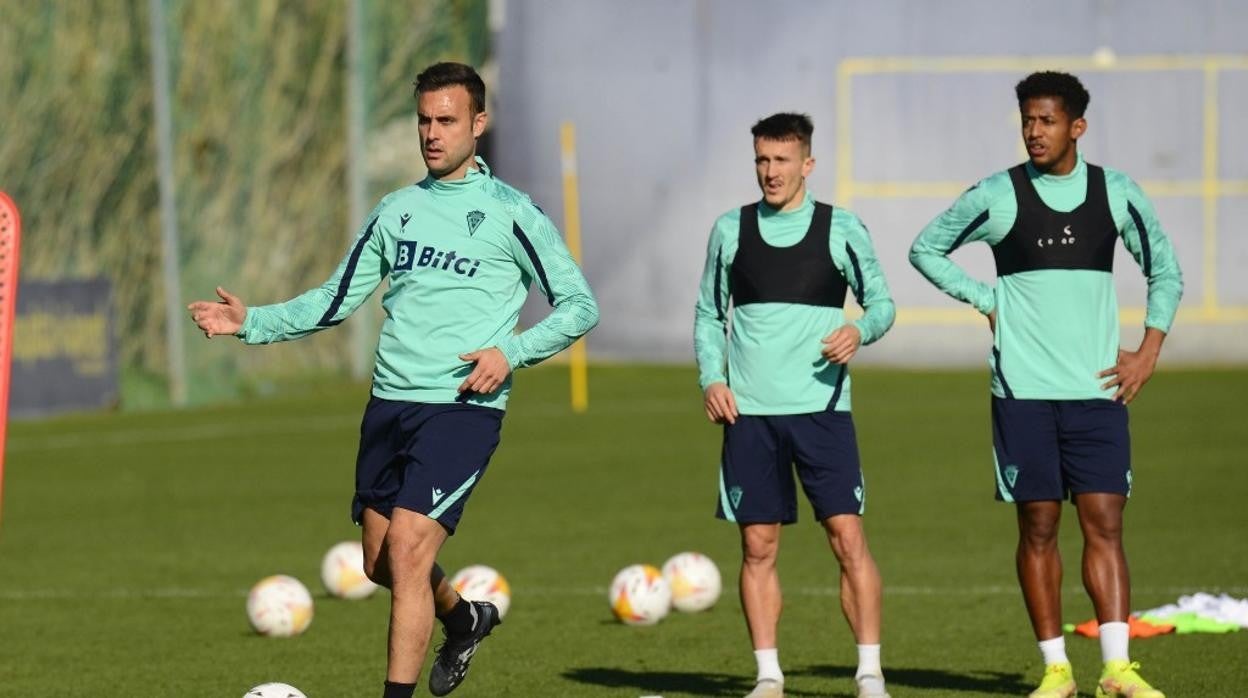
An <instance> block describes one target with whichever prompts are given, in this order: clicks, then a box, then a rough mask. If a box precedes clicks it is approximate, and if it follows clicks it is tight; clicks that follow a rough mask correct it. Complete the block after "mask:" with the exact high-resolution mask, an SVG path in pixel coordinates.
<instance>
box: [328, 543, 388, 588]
mask: <svg viewBox="0 0 1248 698" xmlns="http://www.w3.org/2000/svg"><path fill="white" fill-rule="evenodd" d="M321 581H322V582H323V583H324V584H325V590H326V591H328V592H329V593H330V594H332V595H334V596H337V597H338V598H340V599H363V598H367V597H369V596H371V595H372V594H373V592H375V591H377V585H376V584H374V583H373V580H371V579H369V578H368V576H367V575H365V574H364V546H363V545H360V543H359V541H354V540H344V541H343V542H341V543H338V544H336V545H334V547H332V548H330V549H329V552H327V553H325V557H323V558H321Z"/></svg>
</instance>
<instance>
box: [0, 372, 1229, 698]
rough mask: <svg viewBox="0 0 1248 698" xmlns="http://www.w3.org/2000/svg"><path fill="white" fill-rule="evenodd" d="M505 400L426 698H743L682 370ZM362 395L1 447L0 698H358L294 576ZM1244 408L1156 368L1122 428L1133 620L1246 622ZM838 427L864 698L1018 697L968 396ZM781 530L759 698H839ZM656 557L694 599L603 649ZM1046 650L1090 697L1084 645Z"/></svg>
mask: <svg viewBox="0 0 1248 698" xmlns="http://www.w3.org/2000/svg"><path fill="white" fill-rule="evenodd" d="M516 383H517V386H516V390H515V392H514V397H513V403H512V407H511V409H510V410H509V414H508V417H507V420H506V422H505V427H504V435H503V443H502V446H501V447H500V449H499V451H498V452H497V454H496V457H495V459H494V462H493V463H492V464H491V467H490V470H489V472H488V474H487V476H486V477H485V479H484V481H483V483H482V484H481V486H480V487H479V488H478V489H477V491H476V493H475V494H474V496H473V498H472V500H471V502H470V504H469V506H468V509H467V512H466V514H465V519H464V522H463V524H462V526H461V528H460V532H459V534H458V535H456V536H455V537H454V538H452V539H451V540H450V541H449V543H448V544H447V546H446V548H445V549H444V552H443V555H442V557H441V562H442V563H443V565H444V567H446V568H447V570H448V571H453V570H455V569H458V568H459V567H461V566H463V565H467V564H471V563H485V564H489V565H492V566H494V567H497V568H498V569H499V570H501V571H502V572H503V574H504V575H506V576H507V578H508V579H509V581H510V582H511V585H512V588H513V594H514V595H513V600H512V608H511V612H510V613H509V615H508V617H507V621H506V624H505V625H503V626H502V628H500V629H499V630H498V631H497V632H496V633H495V635H494V636H493V637H492V638H491V639H490V640H488V641H487V642H486V644H485V645H484V647H483V649H482V651H481V652H480V653H479V654H478V655H477V658H476V660H475V661H474V663H473V670H472V673H471V674H470V675H469V677H468V680H467V682H466V683H465V684H464V685H463V686H462V687H461V688H460V689H459V690H458V691H457V692H456V694H455V695H457V696H463V697H464V698H468V697H470V696H520V697H528V696H620V697H630V696H631V697H633V698H636V697H637V696H642V695H662V696H664V697H665V698H674V697H676V696H740V695H743V694H744V693H745V692H746V691H747V690H748V689H749V687H750V685H751V683H752V678H753V672H754V663H753V657H752V655H751V654H750V647H749V644H748V640H747V637H746V633H745V627H744V622H743V620H742V619H741V616H740V610H739V603H738V601H737V599H736V570H737V563H738V550H737V534H736V531H735V530H734V528H733V527H732V526H731V525H729V524H725V523H722V522H719V521H716V520H715V519H714V518H713V513H714V505H715V498H716V482H717V476H716V463H717V461H718V456H719V430H718V428H715V427H712V426H710V425H708V424H707V423H706V422H705V418H704V416H703V414H702V409H701V404H700V400H699V395H698V391H697V387H696V377H695V374H694V371H693V370H692V368H688V367H668V368H656V367H628V366H620V367H595V368H594V369H593V370H592V371H591V381H590V386H591V391H592V396H591V409H590V412H589V413H588V414H586V415H579V416H578V415H573V414H571V412H570V410H569V408H568V401H567V376H566V369H563V368H561V367H558V366H553V367H545V368H539V369H533V370H529V371H524V372H522V373H521V374H520V375H519V376H518V377H517V380H516ZM366 394H367V389H366V387H364V386H361V385H337V386H332V385H331V386H323V387H317V388H305V389H302V390H301V391H299V392H297V393H286V394H284V395H283V396H280V397H276V398H271V399H265V400H262V401H254V402H250V403H246V404H239V405H230V406H218V407H212V408H207V409H196V410H187V411H182V412H165V413H147V414H123V415H93V416H82V417H73V418H64V419H57V420H51V421H44V422H37V423H19V424H16V425H14V426H13V427H12V429H11V431H10V436H9V448H8V460H7V468H6V470H7V482H6V483H5V485H6V487H5V492H4V510H3V520H2V521H0V696H30V695H74V696H214V697H220V696H226V697H229V696H241V695H242V694H243V692H244V691H245V690H246V689H247V688H249V687H250V686H252V685H254V684H259V683H263V682H266V681H284V682H287V683H291V684H294V685H295V686H298V687H300V688H301V689H303V690H304V691H305V692H306V693H307V694H308V695H309V696H311V697H312V698H331V697H340V696H376V695H380V693H381V690H380V686H381V681H382V679H383V677H384V670H385V664H384V660H385V637H386V622H387V621H386V619H387V613H388V605H389V604H388V596H387V594H386V593H385V592H382V593H379V594H377V595H376V596H374V597H373V598H372V599H369V600H367V601H362V602H348V601H339V600H335V599H332V598H327V597H326V596H325V594H324V592H323V590H322V589H321V585H320V580H319V565H320V558H321V555H322V554H323V553H324V552H325V551H326V550H327V549H328V548H329V546H330V545H331V544H333V543H334V542H337V541H339V540H343V539H350V538H354V537H355V536H356V535H357V531H356V529H355V528H354V527H353V526H352V525H351V524H350V522H349V521H348V505H349V502H350V495H351V489H352V483H353V477H352V468H353V462H354V456H355V448H356V435H357V429H358V424H359V415H360V411H361V409H362V407H363V405H364V402H365V400H366ZM1245 394H1248V371H1244V370H1236V371H1231V370H1224V371H1181V370H1173V369H1167V368H1164V367H1163V369H1162V371H1161V372H1159V373H1158V375H1157V376H1156V377H1155V378H1154V379H1153V381H1152V383H1150V384H1149V386H1148V387H1147V388H1146V389H1145V392H1144V393H1143V397H1142V398H1141V400H1140V401H1139V402H1137V403H1136V404H1135V405H1134V406H1133V407H1132V410H1131V419H1132V431H1133V435H1134V440H1133V444H1134V454H1135V456H1134V461H1135V470H1136V480H1135V496H1134V498H1133V499H1132V502H1131V504H1130V506H1128V508H1127V522H1126V525H1127V530H1126V534H1127V535H1126V540H1127V552H1128V557H1129V559H1130V562H1131V575H1132V581H1133V585H1134V599H1133V603H1132V608H1136V609H1140V608H1149V607H1152V606H1156V605H1160V604H1163V603H1168V602H1172V601H1174V600H1175V599H1177V597H1178V596H1179V595H1180V594H1182V593H1187V592H1192V591H1197V590H1213V591H1226V592H1229V593H1231V594H1232V595H1235V596H1239V597H1242V596H1248V507H1246V505H1245V500H1246V495H1248V471H1246V470H1245V468H1246V466H1248V457H1246V456H1245V453H1248V428H1245V425H1246V422H1245V418H1244V407H1243V402H1242V399H1243V398H1242V396H1244V395H1245ZM854 406H855V409H854V412H855V420H856V422H857V426H858V432H859V439H860V443H861V448H862V454H863V462H864V468H865V471H866V478H867V484H868V488H867V490H868V494H867V517H866V525H867V531H868V536H869V538H870V541H871V546H872V549H873V551H874V553H875V556H876V559H877V560H878V562H879V565H880V568H881V571H882V573H883V577H884V584H885V594H884V604H885V605H884V615H885V622H884V662H885V672H886V675H887V677H888V679H889V682H890V686H891V690H892V693H893V695H894V696H897V697H898V698H900V697H902V696H990V695H1026V693H1027V692H1028V691H1029V690H1030V688H1031V687H1032V686H1033V685H1034V683H1033V682H1034V681H1035V680H1036V679H1037V678H1038V671H1039V656H1038V652H1037V650H1036V647H1035V644H1034V641H1033V639H1032V637H1031V631H1030V629H1029V627H1028V625H1027V620H1026V614H1025V612H1024V609H1023V605H1022V601H1021V598H1020V596H1019V593H1018V591H1017V589H1016V584H1015V579H1014V572H1013V547H1014V538H1015V532H1014V531H1015V529H1014V519H1013V511H1012V508H1011V507H1009V506H1008V505H1003V504H998V503H995V502H993V501H992V493H993V487H994V485H993V476H992V471H991V465H990V464H991V456H990V452H989V428H988V426H989V423H988V393H987V376H986V374H985V373H984V372H981V371H973V372H944V373H940V372H910V371H896V370H882V369H875V370H866V369H864V370H860V371H856V372H855V380H854ZM802 516H803V517H804V519H803V521H801V522H800V523H798V524H797V525H794V526H790V527H788V528H786V529H785V531H784V535H783V539H782V540H783V544H782V547H781V559H780V568H781V581H782V584H783V586H784V589H785V610H784V617H783V619H782V621H781V634H780V657H781V662H782V665H783V667H784V668H785V671H786V677H787V682H786V690H787V693H788V695H791V696H798V697H805V696H828V695H831V696H849V695H851V689H852V681H851V677H852V673H853V669H854V665H855V662H856V654H855V651H854V646H853V640H852V637H851V636H850V634H849V631H848V629H847V628H846V625H845V623H844V621H843V619H842V618H841V615H840V611H839V602H838V598H837V593H836V563H835V561H834V559H833V557H832V554H831V552H830V551H829V550H828V548H827V544H826V542H825V541H824V540H823V537H822V535H821V532H820V530H819V529H818V527H817V526H816V525H815V524H814V523H812V521H811V520H810V511H809V507H808V506H804V507H803V510H802ZM682 550H698V551H702V552H705V553H707V554H709V555H710V556H711V557H712V558H713V559H715V560H716V561H717V562H718V563H719V566H720V570H721V571H722V573H723V575H724V581H725V593H724V595H723V597H722V598H721V599H720V602H719V603H718V604H717V605H716V606H715V607H714V608H713V609H712V610H710V611H708V612H705V613H701V614H694V615H683V614H673V615H671V616H669V617H668V618H667V619H666V620H664V621H663V622H662V623H660V624H659V625H657V626H654V627H648V628H630V627H625V626H623V625H620V624H618V623H615V622H613V620H612V618H611V615H610V611H609V609H608V606H607V601H606V593H605V590H606V586H607V584H608V583H609V582H610V580H611V577H612V576H613V575H614V574H615V572H616V571H617V570H619V569H620V568H621V567H623V566H625V565H627V564H630V563H634V562H650V563H652V564H656V565H657V564H661V563H662V562H663V561H664V560H665V559H666V558H667V557H668V556H670V555H672V554H674V553H676V552H679V551H682ZM1062 550H1063V552H1064V554H1065V560H1066V578H1065V580H1064V583H1063V587H1064V599H1065V601H1066V606H1065V618H1066V620H1067V621H1082V620H1086V619H1088V618H1090V617H1091V615H1092V613H1091V607H1090V604H1089V603H1088V602H1087V600H1086V597H1085V596H1084V594H1083V591H1082V589H1081V586H1080V581H1079V580H1080V576H1079V551H1080V548H1079V536H1078V530H1077V524H1076V520H1075V517H1074V511H1073V510H1072V509H1070V508H1069V507H1068V508H1066V510H1065V525H1064V526H1063V532H1062ZM278 572H284V573H288V574H293V575H295V576H297V577H299V578H300V579H302V580H303V581H304V583H305V584H307V585H308V587H309V588H310V589H311V590H312V591H313V594H314V596H315V597H316V602H317V605H316V615H315V619H314V620H313V622H312V626H311V627H310V628H309V630H308V632H307V633H306V634H304V635H303V636H301V637H298V638H293V639H284V640H282V639H266V638H261V637H258V636H255V635H253V634H252V633H251V632H250V629H249V627H248V624H247V620H246V616H245V613H244V608H243V606H244V596H245V594H246V591H247V589H248V588H249V587H250V585H251V584H252V583H254V582H255V581H256V580H258V579H260V578H261V577H263V576H265V575H268V574H273V573H278ZM435 642H436V639H435ZM1068 646H1069V648H1070V652H1071V657H1072V660H1073V661H1074V662H1075V670H1076V675H1077V678H1078V680H1079V682H1080V685H1081V686H1082V688H1083V693H1082V694H1081V695H1085V696H1086V695H1090V689H1091V688H1092V686H1093V684H1094V681H1095V678H1096V674H1097V671H1098V669H1099V656H1100V655H1099V648H1098V645H1097V644H1096V642H1095V641H1092V640H1086V639H1083V638H1079V637H1071V638H1070V639H1069V640H1068ZM1132 655H1133V658H1134V659H1137V660H1138V661H1141V662H1142V663H1143V666H1144V674H1145V676H1146V677H1148V678H1150V679H1151V680H1152V681H1154V682H1155V683H1156V684H1157V685H1158V686H1159V687H1160V688H1163V689H1165V690H1166V691H1167V694H1168V695H1172V696H1204V697H1209V696H1235V695H1243V694H1244V693H1246V692H1248V688H1245V687H1248V661H1245V658H1246V657H1248V633H1245V632H1241V633H1236V634H1232V635H1223V636H1213V635H1186V636H1168V637H1161V638H1155V639H1150V640H1137V641H1134V642H1133V643H1132ZM426 666H427V665H426ZM423 678H424V677H422V679H423ZM423 691H424V689H423V688H422V689H421V694H423Z"/></svg>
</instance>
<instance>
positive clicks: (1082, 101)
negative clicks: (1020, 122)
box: [1014, 70, 1092, 119]
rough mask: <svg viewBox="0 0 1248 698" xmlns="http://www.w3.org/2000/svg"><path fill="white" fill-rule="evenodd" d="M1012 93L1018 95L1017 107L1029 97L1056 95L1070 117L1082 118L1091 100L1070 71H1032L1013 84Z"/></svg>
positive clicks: (1020, 107)
mask: <svg viewBox="0 0 1248 698" xmlns="http://www.w3.org/2000/svg"><path fill="white" fill-rule="evenodd" d="M1014 94H1016V95H1018V108H1019V109H1022V108H1023V104H1025V103H1026V102H1027V100H1029V99H1034V98H1036V97H1056V98H1058V99H1060V100H1062V108H1064V109H1065V110H1066V113H1067V114H1068V115H1069V116H1070V118H1072V119H1081V118H1083V113H1084V112H1085V111H1087V109H1088V102H1089V101H1091V100H1092V97H1091V95H1089V94H1088V91H1087V89H1085V88H1084V86H1083V83H1081V82H1079V78H1077V77H1075V76H1074V75H1071V74H1070V73H1059V72H1056V71H1052V70H1045V71H1041V72H1038V73H1032V74H1031V75H1028V76H1027V77H1025V78H1023V79H1022V80H1021V81H1020V82H1019V83H1018V84H1017V85H1015V86H1014Z"/></svg>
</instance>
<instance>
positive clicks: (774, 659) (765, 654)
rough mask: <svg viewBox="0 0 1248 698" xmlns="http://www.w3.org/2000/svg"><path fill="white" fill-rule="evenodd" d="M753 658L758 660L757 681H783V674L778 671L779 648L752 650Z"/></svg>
mask: <svg viewBox="0 0 1248 698" xmlns="http://www.w3.org/2000/svg"><path fill="white" fill-rule="evenodd" d="M754 659H755V661H757V662H758V680H759V681H762V680H763V679H771V680H772V681H780V682H783V681H784V674H782V673H780V650H778V649H776V648H775V647H772V648H771V649H768V650H754Z"/></svg>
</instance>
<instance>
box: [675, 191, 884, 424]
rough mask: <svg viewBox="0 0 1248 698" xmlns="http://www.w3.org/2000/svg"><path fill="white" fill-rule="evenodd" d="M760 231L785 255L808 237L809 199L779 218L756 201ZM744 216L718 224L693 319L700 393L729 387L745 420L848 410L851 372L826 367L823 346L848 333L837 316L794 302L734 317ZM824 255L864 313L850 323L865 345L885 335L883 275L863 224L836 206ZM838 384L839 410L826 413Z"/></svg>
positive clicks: (738, 310) (839, 312) (737, 213)
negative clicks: (733, 284)
mask: <svg viewBox="0 0 1248 698" xmlns="http://www.w3.org/2000/svg"><path fill="white" fill-rule="evenodd" d="M757 206H758V226H759V232H760V233H761V235H762V238H763V240H764V241H765V242H766V243H767V244H768V245H771V246H773V247H788V246H791V245H795V244H797V243H798V242H799V241H800V240H802V238H803V237H805V235H806V233H807V231H808V229H809V227H810V224H811V219H812V218H813V217H814V212H815V202H814V199H813V198H812V197H811V195H810V194H809V193H807V194H806V196H805V199H804V200H803V202H802V205H801V206H799V207H798V208H795V209H793V210H791V211H777V210H775V209H773V208H771V207H770V206H768V205H767V204H766V203H765V202H761V201H760V202H759V203H758V204H757ZM740 221H741V210H740V209H733V210H731V211H729V212H728V213H725V214H724V215H722V216H720V217H719V218H718V219H717V220H716V221H715V225H714V227H712V229H711V235H710V241H709V242H708V244H707V250H706V265H705V268H704V270H703V272H702V283H701V288H700V291H699V294H698V301H697V305H696V307H695V310H694V330H693V341H694V352H695V354H696V355H697V361H698V370H699V383H700V384H701V386H702V389H703V390H706V388H707V386H709V385H711V384H712V383H727V384H728V387H729V388H730V389H731V390H732V393H733V397H734V398H735V399H736V402H737V409H738V411H739V412H740V413H741V414H748V415H781V414H808V413H811V412H822V411H824V410H826V409H828V408H829V407H831V408H832V409H834V410H837V411H849V410H850V408H851V401H850V380H849V372H848V367H846V366H841V365H840V364H834V363H829V362H828V361H827V360H826V359H824V358H823V356H822V355H821V354H820V352H821V351H822V349H823V344H822V341H821V340H822V339H823V338H824V337H826V336H828V335H829V334H830V333H831V332H832V331H833V330H835V329H836V328H838V327H840V326H841V325H844V324H845V313H844V310H843V309H842V308H835V307H825V306H815V305H805V304H798V303H750V304H747V305H742V306H738V307H733V308H731V310H730V313H731V324H732V332H731V336H728V334H727V329H728V324H729V314H730V313H729V301H730V300H731V289H730V287H729V278H730V276H731V274H730V271H731V268H732V263H733V260H734V259H735V258H736V254H737V243H738V237H739V228H740ZM828 248H829V250H830V251H831V253H832V262H833V264H834V265H835V266H836V269H837V271H839V272H840V273H841V275H842V276H844V277H845V280H846V281H847V282H848V285H849V288H850V290H851V291H852V292H853V294H854V296H855V297H856V298H857V299H858V302H859V303H860V304H861V305H862V306H863V308H865V311H866V312H865V313H864V314H863V316H862V317H861V318H859V319H857V320H855V321H854V323H853V324H854V326H855V327H857V328H858V331H859V332H860V333H861V335H862V343H863V344H864V345H866V344H870V343H872V342H874V341H876V340H878V339H879V338H880V337H882V336H884V333H885V332H887V331H888V328H889V327H891V326H892V324H893V317H894V315H895V311H894V306H893V300H892V297H891V296H890V295H889V292H888V283H887V282H886V281H885V278H884V273H883V270H882V269H881V268H880V264H879V261H878V260H877V259H876V256H875V248H874V247H873V246H872V244H871V236H870V235H869V234H868V232H867V229H866V227H865V226H864V225H863V224H862V221H860V220H858V217H857V216H855V215H854V214H853V213H851V212H849V211H847V210H845V209H843V208H840V207H837V208H835V209H833V213H832V227H831V233H830V235H829V236H828ZM838 384H840V386H841V392H840V395H839V397H838V399H837V402H836V404H835V405H829V404H828V403H829V402H830V401H831V399H832V396H833V395H834V394H835V392H836V387H837V385H838Z"/></svg>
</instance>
